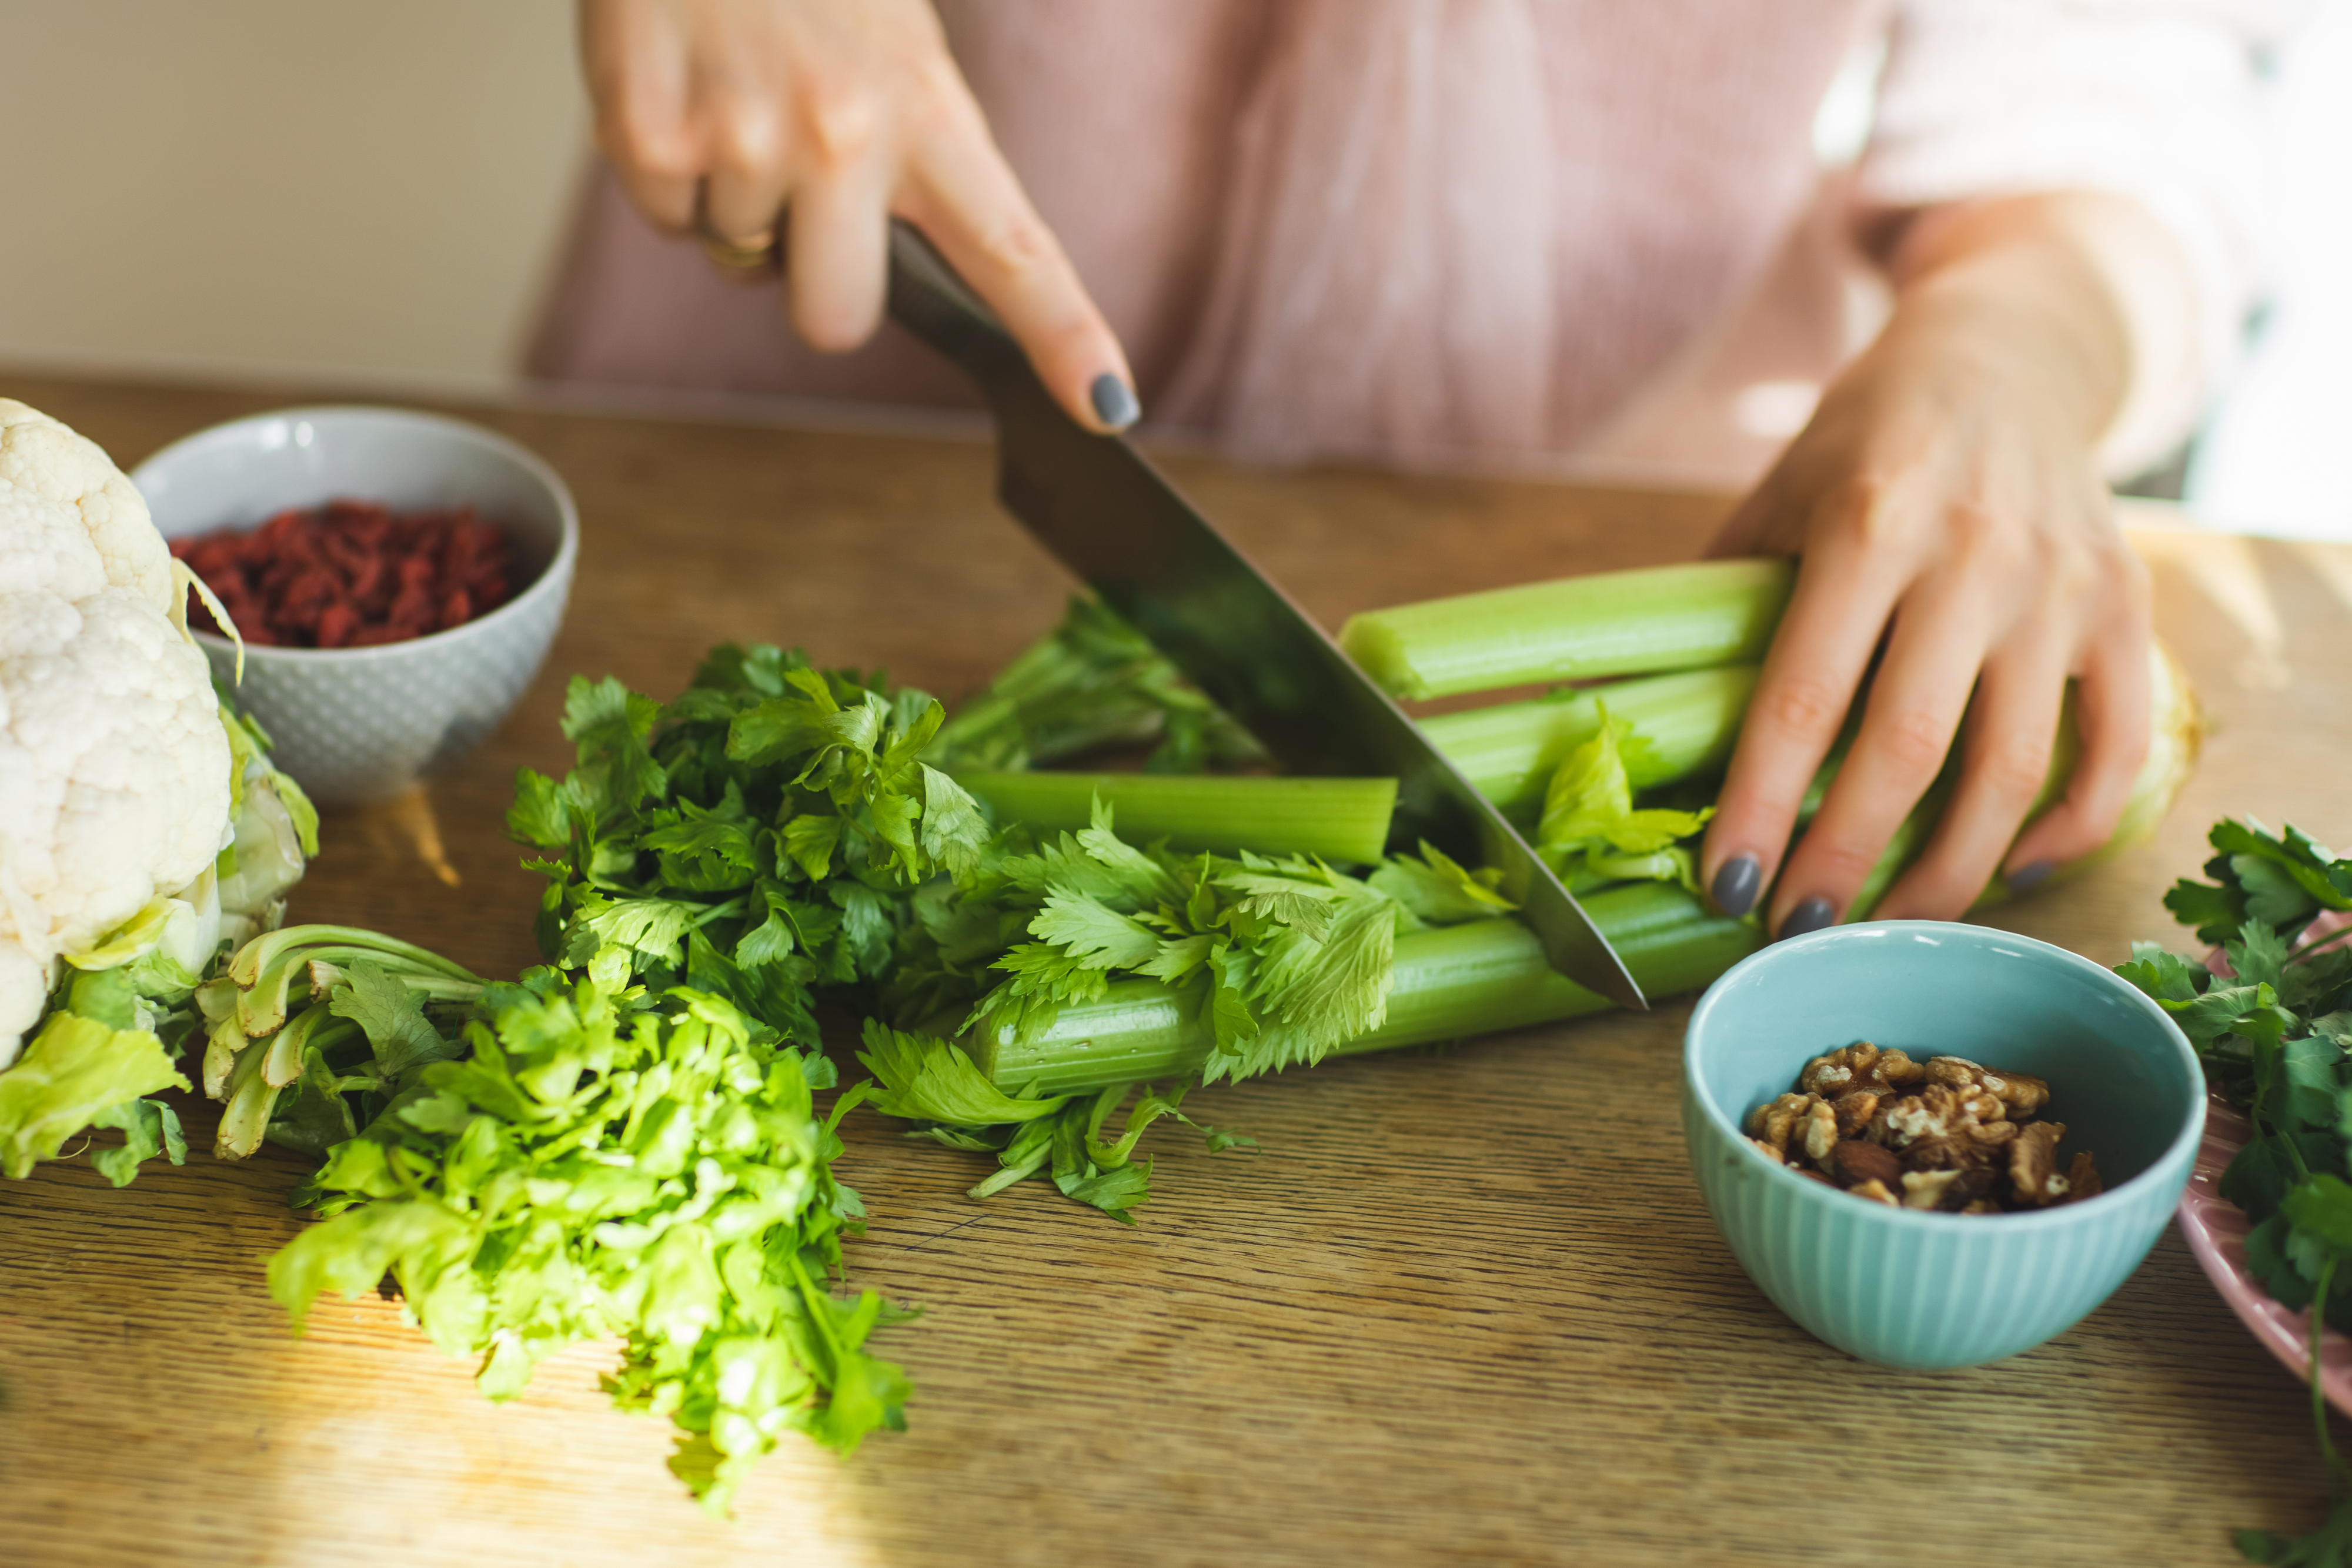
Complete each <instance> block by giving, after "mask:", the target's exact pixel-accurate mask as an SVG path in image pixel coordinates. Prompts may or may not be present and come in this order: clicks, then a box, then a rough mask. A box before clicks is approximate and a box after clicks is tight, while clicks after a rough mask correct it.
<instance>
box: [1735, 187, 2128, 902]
mask: <svg viewBox="0 0 2352 1568" xmlns="http://www.w3.org/2000/svg"><path fill="white" fill-rule="evenodd" d="M2088 199H2089V200H2094V201H2095V200H2098V198H2088ZM2076 200H2084V198H2072V197H2065V196H2055V197H2038V198H2020V199H2017V200H2014V201H2004V202H1999V203H1987V204H1980V205H1978V206H1975V207H1971V208H1966V209H1956V210H1952V211H1950V212H1940V211H1937V212H1930V213H1929V214H1926V215H1924V216H1923V217H1922V218H1921V219H1920V220H1918V221H1917V223H1916V224H1915V227H1914V230H1913V232H1912V234H1911V235H1910V236H1909V237H1908V238H1907V239H1906V242H1905V245H1904V249H1903V252H1902V253H1901V255H1900V256H1898V267H1897V277H1898V280H1899V283H1900V293H1899V295H1898V303H1897V306H1896V309H1895V314H1894V316H1893V318H1892V319H1890V321H1889V322H1888V325H1887V328H1886V330H1885V333H1884V334H1883V335H1882V336H1881V337H1880V339H1879V340H1878V341H1877V342H1876V343H1875V344H1874V346H1873V347H1872V348H1871V349H1870V350H1868V351H1867V352H1866V353H1864V355H1863V356H1862V358H1861V359H1859V360H1858V361H1855V363H1854V364H1853V366H1852V367H1851V368H1850V369H1849V370H1848V371H1847V372H1846V373H1845V374H1844V375H1843V377H1842V378H1840V380H1839V381H1838V382H1836V383H1835V384H1834V385H1833V386H1832V387H1831V388H1830V390H1829V392H1827V394H1826V395H1825V396H1824V397H1823V399H1822V404H1821V407H1820V410H1819V412H1818V413H1815V415H1814V417H1813V420H1812V423H1811V424H1810V425H1808V426H1807V427H1806V429H1805V430H1804V432H1803V433H1802V434H1800V435H1799V436H1798V437H1797V439H1796V440H1795V442H1794V443H1793V444H1791V445H1790V448H1789V450H1788V452H1787V453H1786V454H1785V455H1783V456H1782V458H1781V460H1780V463H1779V465H1777V466H1776V467H1775V468H1774V469H1773V471H1772V472H1771V474H1770V475H1769V476H1767V477H1766V478H1765V480H1764V482H1763V484H1762V485H1761V486H1759V487H1758V489H1757V490H1756V492H1755V493H1754V494H1753V495H1751V496H1750V497H1748V500H1747V501H1746V503H1745V504H1743V505H1742V506H1741V507H1740V508H1739V509H1738V512H1737V513H1736V514H1734V516H1733V517H1731V519H1730V521H1729V522H1728V523H1727V524H1726V525H1725V527H1724V528H1723V530H1722V532H1721V533H1720V535H1719V536H1718V537H1717V539H1716V540H1715V542H1714V544H1713V545H1712V547H1711V553H1714V554H1717V555H1757V554H1774V555H1795V556H1799V557H1801V563H1802V564H1801V568H1800V570H1799V574H1798V579H1797V587H1796V592H1795V595H1794V597H1793V598H1792V599H1791V600H1790V605H1789V609H1788V612H1787V615H1786V617H1785V618H1784V619H1783V621H1782V622H1781V625H1780V632H1779V633H1778V635H1777V637H1776V638H1775V640H1774V642H1773V644H1772V648H1771V652H1770V653H1769V655H1768V657H1767V658H1766V660H1765V664H1764V671H1763V675H1762V678H1761V680H1760V681H1759V685H1758V686H1757V691H1756V696H1755V699H1754V701H1753V703H1752V704H1751V705H1750V706H1749V709H1748V719H1747V723H1746V727H1745V728H1744V729H1743V731H1742V733H1741V735H1740V738H1739V745H1738V751H1737V752H1736V754H1735V755H1734V757H1733V759H1732V764H1731V770H1730V775H1729V777H1728V779H1727V780H1726V782H1725V786H1724V789H1723V793H1722V796H1721V799H1720V809H1719V810H1718V811H1717V816H1716V819H1715V821H1714V824H1713V826H1712V827H1711V828H1710V829H1709V831H1708V833H1707V838H1706V850H1705V853H1704V856H1703V859H1702V862H1701V865H1702V874H1704V875H1705V876H1706V878H1707V885H1708V887H1709V888H1710V889H1711V890H1712V892H1713V894H1714V896H1715V900H1716V903H1717V904H1718V905H1719V906H1721V907H1722V908H1723V909H1724V910H1725V911H1726V912H1727V913H1730V914H1735V915H1737V914H1745V913H1746V912H1747V911H1748V909H1749V908H1752V907H1754V905H1755V904H1756V901H1757V897H1758V894H1759V892H1760V891H1761V890H1763V889H1766V888H1771V889H1772V894H1771V899H1770V904H1769V910H1768V912H1767V917H1766V924H1767V926H1768V928H1769V929H1771V930H1773V931H1775V932H1777V933H1779V934H1780V935H1782V936H1794V935H1796V934H1798V933H1800V932H1802V931H1811V930H1814V929H1817V928H1819V927H1821V926H1823V925H1830V924H1832V922H1834V921H1836V920H1839V919H1841V918H1843V915H1844V914H1845V912H1846V910H1847V908H1848V906H1849V905H1850V904H1852V903H1853V898H1854V896H1855V894H1857V892H1859V891H1860V889H1861V887H1862V885H1863V881H1864V877H1865V876H1866V875H1867V874H1868V873H1869V872H1870V870H1871V868H1872V867H1873V866H1874V864H1875V863H1876V862H1877V861H1878V858H1879V856H1880V854H1881V853H1882V852H1884V851H1885V848H1886V845H1887V841H1888V840H1889V839H1890V838H1891V837H1892V836H1893V834H1894V832H1895V829H1896V828H1897V827H1898V826H1899V825H1900V824H1901V822H1902V821H1903V819H1904V817H1905V816H1906V814H1907V813H1908V812H1909V811H1910V810H1911V808H1912V807H1913V805H1914V804H1916V802H1917V800H1919V798H1920V796H1921V795H1922V794H1923V793H1924V792H1925V791H1926V790H1927V787H1928V785H1929V784H1930V783H1931V782H1932V781H1933V780H1934V779H1935V778H1936V775H1937V771H1938V770H1939V769H1940V768H1942V767H1943V765H1944V760H1945V756H1946V754H1947V752H1948V750H1949V749H1950V747H1951V746H1952V744H1953V742H1954V739H1955V737H1958V740H1959V743H1960V746H1961V753H1960V763H1959V779H1958V788H1957V789H1956V790H1955V791H1954V792H1953V795H1952V797H1951V800H1950V804H1949V805H1948V808H1947V809H1946V810H1945V812H1944V814H1943V818H1942V821H1941V822H1940V824H1939V825H1938V826H1937V829H1936V831H1935V835H1934V837H1933V839H1932V840H1931V841H1930V842H1929V843H1928V845H1927V850H1926V852H1925V853H1924V854H1923V855H1922V856H1921V857H1920V859H1919V860H1918V862H1916V864H1914V865H1913V866H1912V868H1911V869H1910V870H1909V871H1908V872H1907V873H1906V874H1905V875H1904V876H1903V878H1902V880H1901V881H1900V882H1898V883H1895V886H1894V887H1893V888H1892V889H1891V890H1890V891H1889V892H1888V894H1887V895H1886V897H1885V900H1884V901H1883V902H1882V903H1881V904H1879V905H1878V906H1877V908H1876V910H1875V912H1874V913H1875V914H1876V915H1880V916H1884V917H1886V918H1929V919H1949V918H1954V917H1957V916H1958V915H1960V914H1962V913H1963V912H1965V911H1966V910H1967V909H1968V907H1969V904H1971V903H1973V902H1974V901H1975V899H1976V897H1977V896H1978V894H1979V893H1981V892H1982V891H1983V889H1984V887H1985V886H1986V884H1987V883H1989V882H1990V880H1991V879H1992V877H1993V876H1994V875H1995V873H1997V872H1998V873H2005V874H2006V875H2007V877H2008V878H2009V880H2010V882H2011V884H2012V885H2018V886H2022V885H2025V884H2028V883H2032V882H2035V881H2038V880H2040V878H2041V877H2042V876H2043V875H2046V874H2047V873H2048V872H2049V871H2050V870H2051V869H2052V868H2053V867H2054V866H2055V865H2057V864H2059V863H2061V862H2064V861H2068V860H2071V859H2073V858H2074V857H2076V856H2079V855H2082V854H2084V853H2087V852H2090V851H2091V850H2093V849H2095V848H2096V847H2098V845H2099V844H2101V843H2102V842H2104V841H2105V839H2106V838H2107V836H2108V834H2109V833H2110V832H2112V831H2114V828H2115V824H2116V819H2117V818H2118V816H2119V815H2120V814H2121V812H2122V810H2123V806H2124V803H2125V801H2126V798H2127V797H2128V795H2129V793H2130V789H2131V785H2132V780H2133V779H2134V777H2135V775H2136V774H2137V771H2138V769H2139V766H2140V763H2141V761H2142V759H2143V758H2144V757H2145V756H2146V753H2147V744H2148V727H2149V700H2150V698H2149V673H2148V641H2149V629H2148V590H2147V574H2146V571H2145V570H2144V569H2143V568H2142V567H2141V565H2140V563H2139V561H2138V559H2137V558H2136V557H2135V556H2134V555H2133V554H2132V552H2131V550H2130V549H2129V548H2128V547H2127V546H2126V544H2125V542H2124V539H2123V537H2122V535H2121V533H2120V532H2119V531H2118V530H2117V528H2116V524H2115V522H2114V519H2113V518H2112V517H2111V516H2110V515H2109V511H2108V504H2107V493H2106V487H2105V484H2104V483H2102V481H2101V477H2100V474H2099V471H2098V468H2097V465H2096V462H2095V449H2096V447H2097V445H2098V443H2099V440H2100V437H2101V434H2102V433H2103V432H2104V431H2105V429H2106V427H2107V424H2108V423H2109V421H2110V419H2111V418H2112V417H2113V416H2114V414H2115V412H2116V407H2117V405H2118V403H2119V402H2120V401H2121V400H2122V397H2123V395H2124V392H2125V390H2126V383H2127V382H2128V380H2129V376H2130V371H2131V347H2130V340H2129V338H2128V335H2127V330H2126V320H2125V317H2124V314H2123V311H2122V309H2121V308H2120V307H2119V306H2118V305H2117V304H2116V301H2115V299H2114V298H2113V297H2112V291H2111V290H2110V289H2109V288H2108V287H2107V286H2106V283H2105V278H2104V277H2103V275H2102V272H2101V270H2100V269H2099V268H2098V267H2096V266H2095V265H2093V264H2092V262H2091V261H2090V260H2089V259H2087V258H2086V257H2085V256H2084V254H2083V252H2082V250H2081V248H2080V247H2079V246H2077V245H2076V244H2074V236H2073V235H2072V233H2071V232H2070V227H2069V225H2068V224H2067V223H2066V222H2065V221H2064V220H2065V218H2066V215H2067V214H2066V208H2065V204H2066V203H2068V202H2070V201H2076ZM2053 204H2055V205H2054V206H2053ZM1882 644H1883V649H1884V651H1883V653H1881V652H1880V650H1881V648H1882ZM1874 655H1875V656H1876V657H1877V660H1878V663H1877V666H1876V671H1875V674H1872V675H1871V678H1870V689H1869V695H1868V699H1867V702H1866V704H1865V706H1864V710H1863V714H1862V720H1861V726H1860V728H1859V730H1858V732H1857V733H1856V734H1855V736H1854V738H1853V745H1852V748H1851V750H1850V751H1849V753H1848V754H1847V756H1846V758H1845V760H1844V763H1843V767H1842V768H1840V770H1839V772H1838V775H1837V779H1836V781H1835V782H1834V783H1833V784H1832V786H1831V788H1830V790H1829V793H1828V796H1827V798H1826V799H1825V800H1824V801H1823V803H1822V809H1821V810H1820V813H1819V814H1818V815H1817V816H1816V817H1814V819H1813V821H1812V823H1811V827H1810V828H1809V829H1808V830H1807V831H1806V833H1805V835H1804V838H1803V839H1802V841H1801V842H1800V843H1799V844H1798V845H1797V847H1796V849H1795V851H1794V852H1793V853H1789V854H1788V858H1787V862H1786V863H1785V864H1783V863H1782V855H1783V854H1784V852H1786V848H1787V845H1788V842H1789V836H1790V831H1791V830H1792V829H1793V828H1794V827H1795V825H1796V820H1797V812H1798V809H1799V806H1800V804H1801V801H1802V800H1803V799H1804V796H1805V792H1806V789H1807V787H1808V786H1809V784H1810V783H1811V779H1812V778H1813V775H1814V771H1815V769H1816V768H1819V766H1820V765H1821V762H1822V758H1823V757H1824V756H1825V755H1826V754H1827V753H1828V751H1829V750H1830V748H1831V747H1832V744H1833V743H1834V741H1835V740H1836V738H1837V736H1838V733H1839V728H1840V726H1841V722H1842V720H1843V718H1844V716H1845V714H1846V711H1847V708H1848V706H1849V705H1850V704H1851V703H1852V701H1853V697H1854V695H1855V693H1856V691H1857V689H1858V688H1859V687H1860V685H1861V684H1862V682H1863V680H1864V675H1865V674H1866V673H1868V672H1870V670H1871V666H1872V661H1873V658H1874ZM2069 678H2072V679H2073V680H2074V682H2075V683H2076V691H2077V699H2076V708H2075V716H2076V718H2077V721H2078V722H2079V724H2080V726H2081V729H2082V736H2083V750H2082V755H2081V758H2080V760H2079V761H2078V762H2077V763H2076V765H2075V768H2074V774H2073V777H2072V778H2071V779H2070V780H2069V781H2068V783H2067V786H2066V792H2065V795H2064V797H2063V799H2062V800H2059V801H2058V802H2056V803H2055V804H2053V806H2052V807H2051V808H2050V809H2049V810H2046V811H2044V812H2043V813H2042V815H2041V817H2040V818H2039V819H2037V820H2036V821H2034V822H2033V824H2032V827H2031V828H2029V829H2028V830H2027V831H2026V832H2025V833H2024V835H2023V836H2022V837H2018V829H2019V827H2020V825H2021V823H2022V822H2023V821H2024V819H2025V815H2026V812H2027V811H2028V810H2030V809H2031V808H2032V803H2033V800H2034V798H2035V796H2036V795H2037V794H2038V793H2039V791H2040V790H2041V789H2042V781H2043V778H2044V776H2045V774H2046V772H2047V770H2048V768H2049V763H2050V758H2051V750H2052V743H2053V737H2054V736H2055V735H2056V732H2057V728H2058V722H2059V705H2060V702H2061V700H2062V699H2063V696H2064V694H2065V687H2066V683H2067V681H2068V679H2069ZM2012 840H2014V846H2013V847H2012ZM1776 873H1777V875H1778V882H1777V884H1776V883H1775V875H1776Z"/></svg>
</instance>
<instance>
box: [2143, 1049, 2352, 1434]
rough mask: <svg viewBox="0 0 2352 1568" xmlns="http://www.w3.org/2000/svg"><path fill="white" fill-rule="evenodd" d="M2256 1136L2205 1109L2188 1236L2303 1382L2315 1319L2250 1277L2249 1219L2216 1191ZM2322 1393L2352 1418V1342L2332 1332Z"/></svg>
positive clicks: (2216, 1100) (2183, 1219)
mask: <svg viewBox="0 0 2352 1568" xmlns="http://www.w3.org/2000/svg"><path fill="white" fill-rule="evenodd" d="M2252 1131H2253V1129H2252V1126H2251V1125H2250V1124H2248V1123H2247V1121H2246V1119H2245V1118H2244V1117H2243V1116H2242V1115H2240V1114H2238V1113H2237V1112H2235V1111H2232V1110H2231V1109H2230V1107H2229V1106H2228V1105H2227V1104H2226V1103H2223V1102H2222V1099H2221V1096H2220V1095H2219V1094H2216V1095H2214V1096H2213V1097H2212V1099H2211V1100H2210V1102H2209V1103H2207V1104H2206V1107H2205V1141H2204V1143H2203V1145H2201V1146H2200V1148H2199V1149H2198V1151H2197V1168H2196V1169H2195V1170H2194V1171H2192V1172H2191V1173H2190V1174H2189V1190H2188V1191H2186V1192H2184V1193H2182V1194H2181V1195H2180V1208H2179V1218H2180V1234H2181V1235H2183V1236H2185V1237H2187V1238H2188V1239H2189V1250H2190V1251H2191V1252H2194V1253H2196V1254H2197V1261H2198V1262H2199V1263H2200V1264H2201V1265H2203V1266H2204V1270H2205V1275H2206V1277H2207V1278H2208V1279H2210V1280H2211V1281H2213V1288H2214V1289H2215V1290H2217V1291H2221V1299H2222V1300H2223V1301H2227V1302H2229V1303H2230V1310H2231V1312H2235V1313H2237V1314H2238V1317H2239V1319H2240V1321H2241V1322H2243V1323H2244V1324H2245V1325H2246V1326H2247V1327H2248V1328H2250V1329H2252V1330H2253V1332H2254V1337H2255V1338H2256V1339H2258V1340H2260V1341H2262V1342H2263V1344H2264V1345H2265V1346H2267V1347H2268V1348H2269V1350H2270V1353H2271V1354H2273V1355H2275V1356H2277V1357H2278V1358H2279V1360H2281V1361H2283V1362H2284V1363H2285V1364H2286V1366H2287V1369H2288V1370H2289V1371H2291V1372H2293V1373H2294V1375H2296V1376H2297V1377H2301V1376H2303V1375H2305V1368H2306V1367H2307V1366H2308V1365H2309V1364H2310V1354H2309V1346H2310V1343H2311V1337H2310V1336H2311V1314H2310V1313H2308V1312H2288V1311H2287V1310H2286V1309H2285V1308H2284V1307H2283V1306H2281V1305H2279V1304H2278V1302H2276V1301H2273V1300H2272V1299H2271V1294H2270V1292H2269V1291H2265V1290H2263V1283H2262V1281H2259V1280H2257V1279H2255V1278H2254V1277H2253V1275H2252V1274H2250V1273H2248V1272H2247V1271H2246V1232H2247V1231H2248V1230H2249V1229H2251V1228H2252V1227H2251V1226H2249V1225H2248V1224H2247V1223H2246V1211H2245V1210H2244V1209H2242V1208H2240V1207H2238V1206H2237V1205H2236V1204H2234V1203H2231V1201H2229V1199H2227V1198H2225V1197H2222V1196H2221V1194H2220V1193H2219V1192H2218V1191H2216V1190H2215V1188H2216V1187H2218V1186H2220V1185H2221V1173H2222V1172H2223V1171H2225V1170H2227V1169H2229V1168H2230V1161H2231V1157H2232V1156H2233V1155H2236V1154H2237V1152H2238V1150H2239V1149H2240V1148H2242V1147H2243V1146H2244V1145H2245V1142H2246V1138H2247V1136H2248V1134H2251V1133H2252ZM2319 1386H2320V1390H2321V1392H2323V1393H2325V1394H2326V1396H2327V1402H2328V1403H2329V1404H2330V1405H2333V1406H2336V1408H2337V1409H2338V1410H2341V1411H2343V1412H2344V1413H2345V1414H2346V1415H2347V1416H2352V1339H2347V1338H2345V1337H2344V1336H2343V1335H2342V1334H2340V1333H2336V1331H2335V1330H2334V1329H2329V1330H2327V1331H2326V1332H2325V1333H2322V1334H2321V1335H2320V1338H2319Z"/></svg>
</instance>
